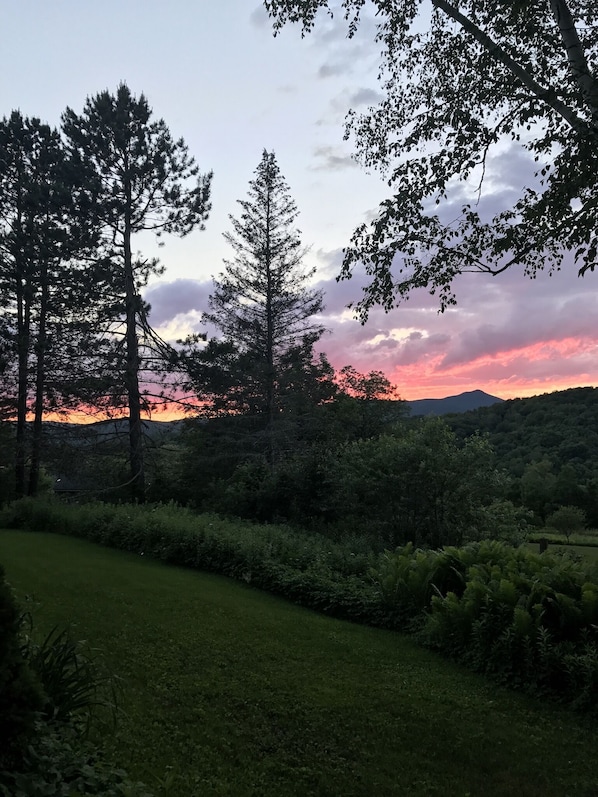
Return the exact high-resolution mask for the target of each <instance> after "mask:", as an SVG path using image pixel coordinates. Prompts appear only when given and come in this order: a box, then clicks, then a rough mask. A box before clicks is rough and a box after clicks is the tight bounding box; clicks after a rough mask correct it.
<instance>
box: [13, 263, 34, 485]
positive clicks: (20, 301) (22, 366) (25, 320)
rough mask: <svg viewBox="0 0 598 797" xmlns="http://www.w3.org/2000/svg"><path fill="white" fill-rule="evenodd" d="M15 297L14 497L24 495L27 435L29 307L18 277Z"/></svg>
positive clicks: (24, 289) (24, 288)
mask: <svg viewBox="0 0 598 797" xmlns="http://www.w3.org/2000/svg"><path fill="white" fill-rule="evenodd" d="M17 290H18V296H17V361H18V377H17V379H18V383H17V430H16V452H15V492H16V497H17V498H21V497H22V496H23V495H25V462H26V459H27V455H26V434H27V382H28V370H29V332H30V329H29V327H30V313H31V310H30V307H29V302H28V300H27V297H26V286H25V285H24V284H23V281H22V279H21V277H19V285H18V289H17Z"/></svg>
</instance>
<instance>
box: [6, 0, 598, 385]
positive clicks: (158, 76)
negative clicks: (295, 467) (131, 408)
mask: <svg viewBox="0 0 598 797" xmlns="http://www.w3.org/2000/svg"><path fill="white" fill-rule="evenodd" d="M322 22H323V24H322V25H321V26H319V28H318V29H317V31H316V32H315V33H314V34H312V35H311V36H309V37H307V38H305V39H301V36H300V31H299V30H298V29H287V30H285V31H283V33H282V34H281V35H280V36H279V37H277V38H274V37H273V36H272V32H271V25H270V22H269V21H268V19H267V17H266V14H265V12H264V10H263V8H262V6H261V4H260V3H258V2H257V0H219V1H218V2H214V0H173V2H171V3H168V4H166V3H164V2H158V1H157V0H103V2H101V3H90V2H82V0H60V2H55V3H48V2H44V0H27V2H24V1H23V2H13V3H9V2H4V3H1V4H0V24H1V26H2V30H3V46H2V49H1V52H0V75H1V77H0V101H1V108H0V111H1V113H2V115H8V114H10V112H11V110H13V109H16V108H19V109H20V110H21V112H22V113H23V114H26V115H29V116H38V117H40V118H41V119H42V120H44V121H47V122H49V123H50V124H52V125H58V124H59V122H60V115H61V113H62V112H63V110H64V109H65V107H66V106H67V105H68V106H70V107H71V108H73V109H74V110H75V111H80V110H81V109H82V107H83V104H84V101H85V98H86V96H88V95H94V94H96V93H97V92H99V91H102V90H104V89H109V90H111V91H115V90H116V88H117V86H118V83H119V82H121V81H125V82H126V83H127V84H128V86H129V87H130V89H131V90H132V91H133V93H135V94H139V93H141V92H143V93H145V94H146V96H147V97H148V99H149V102H150V105H151V106H152V107H153V109H154V113H155V116H156V117H162V118H164V120H165V121H166V123H167V124H168V125H169V127H170V129H171V132H172V133H173V135H174V136H175V137H179V136H182V137H184V138H185V140H186V142H187V144H188V146H189V150H190V152H191V154H192V155H194V157H195V158H196V160H197V161H198V163H199V165H200V167H201V168H202V170H204V171H207V170H210V169H211V170H213V171H214V183H213V197H212V199H213V211H212V213H211V215H210V219H209V220H208V223H207V227H206V230H205V231H203V232H195V233H192V234H191V235H189V236H188V237H187V238H185V239H183V240H177V239H174V238H169V239H165V246H164V247H162V248H160V249H157V247H156V245H155V243H154V241H153V240H152V239H150V238H147V239H145V238H143V239H140V240H138V241H137V247H138V248H139V249H141V250H142V251H143V253H144V254H146V255H153V254H158V256H159V257H160V259H161V261H162V263H163V264H164V266H165V267H166V272H165V274H164V275H163V276H162V277H160V278H159V279H156V280H154V281H153V282H152V283H151V284H150V285H149V286H148V288H147V289H146V291H145V296H146V298H147V299H148V301H149V302H150V303H151V305H152V315H151V320H152V321H153V323H154V326H156V327H157V328H158V329H159V331H160V332H161V333H162V335H163V336H165V337H166V338H168V339H172V340H174V339H176V338H178V337H181V336H182V335H184V334H187V333H188V332H190V331H200V330H202V329H203V327H202V325H201V323H200V316H201V313H202V311H204V310H206V309H207V297H208V295H209V293H210V292H211V278H212V277H213V276H218V274H219V273H220V272H221V271H222V269H223V263H222V261H223V258H226V257H228V256H230V251H229V250H228V247H227V245H226V242H225V241H224V239H223V237H222V233H223V232H225V231H227V230H228V229H230V224H229V221H228V215H229V214H231V213H232V214H236V213H237V206H236V200H238V199H243V198H244V197H245V195H246V192H247V187H248V183H249V181H250V180H251V179H252V176H253V172H254V169H255V168H256V166H257V164H258V163H259V161H260V158H261V153H262V150H263V149H264V148H266V149H268V150H274V151H275V153H276V157H277V160H278V164H279V166H280V169H281V171H282V173H283V175H284V176H285V178H286V181H287V183H288V185H289V187H290V192H291V195H292V196H293V198H294V200H295V202H296V204H297V206H298V209H299V211H300V217H299V222H298V223H299V227H300V229H301V231H302V239H303V243H304V244H305V245H307V246H309V247H311V248H310V251H309V254H308V255H307V256H306V264H308V265H313V266H315V267H316V268H317V277H316V280H317V283H318V286H319V287H321V288H323V290H324V291H325V304H326V310H325V314H324V319H323V320H324V323H325V325H326V326H327V327H328V329H329V330H330V332H329V333H328V334H327V335H326V336H325V338H324V339H323V341H322V345H321V348H322V349H323V350H324V351H325V352H326V353H327V355H328V357H329V359H330V361H331V362H332V364H333V365H334V366H335V367H337V368H341V367H342V366H344V365H346V364H351V365H353V366H354V367H355V368H357V369H358V370H360V371H369V370H372V369H377V370H383V371H384V372H385V373H386V374H387V376H388V377H389V378H390V379H391V380H392V381H393V382H394V383H396V384H397V386H398V389H399V393H400V395H401V396H402V397H403V398H406V399H409V400H413V399H418V398H428V397H441V396H446V395H454V394H456V393H460V392H463V391H466V390H474V389H481V390H485V391H486V392H488V393H491V394H493V395H495V396H500V397H502V398H513V397H522V396H529V395H534V394H538V393H545V392H549V391H553V390H559V389H564V388H566V387H574V386H581V385H598V326H597V324H596V318H597V317H598V314H597V312H596V311H597V309H598V307H597V305H598V298H597V293H596V280H597V279H598V276H595V275H593V274H589V275H588V276H586V277H585V278H584V279H578V278H577V276H576V268H575V265H574V263H573V261H572V259H570V261H569V263H568V264H567V266H566V267H565V268H563V270H562V271H561V272H559V273H557V274H555V275H553V276H549V275H547V274H540V275H538V277H537V278H536V279H535V280H529V279H527V278H526V277H525V276H523V275H522V274H521V273H519V272H518V271H517V270H512V271H510V272H507V273H506V274H503V275H501V276H500V277H497V278H495V279H492V278H489V277H485V276H480V275H465V276H463V277H462V278H461V279H460V280H459V282H458V283H457V285H456V288H457V299H458V305H457V307H456V308H453V309H451V310H448V311H446V312H445V313H444V314H439V313H438V312H437V310H438V305H437V300H435V299H434V297H430V296H429V295H428V294H426V293H423V292H422V293H418V294H414V295H413V296H412V297H411V298H410V299H409V301H408V302H407V303H406V304H404V305H402V306H401V307H399V308H398V309H395V310H393V311H392V312H391V313H390V314H388V315H386V314H384V312H382V311H380V310H376V311H374V312H372V313H371V315H370V319H369V321H368V323H367V324H366V325H365V326H361V325H360V324H359V322H357V321H356V320H355V319H354V318H353V317H352V314H351V312H350V311H349V310H347V309H346V305H347V304H348V303H349V302H351V301H357V300H359V298H360V285H361V282H362V280H361V279H360V277H359V275H356V276H355V277H354V278H353V279H352V280H350V281H347V282H342V283H337V282H336V280H335V277H336V275H337V274H338V271H339V266H340V262H341V260H342V248H343V246H345V245H346V244H347V242H348V240H349V237H350V235H351V232H352V230H353V228H354V227H356V226H357V225H359V224H360V223H362V222H363V221H365V220H367V219H370V218H372V216H373V215H374V213H375V210H376V207H377V204H378V202H379V201H380V200H382V199H383V198H384V197H385V196H386V195H387V193H388V188H387V186H386V184H385V183H384V181H383V180H382V178H381V177H380V175H377V174H366V173H365V172H364V171H363V170H362V169H361V167H359V166H358V165H357V164H356V163H355V162H354V161H353V160H352V158H351V152H352V144H351V141H348V142H345V141H343V119H344V117H345V114H346V112H347V111H348V109H349V108H356V109H359V108H362V109H363V108H366V107H367V106H368V105H371V104H373V103H375V102H376V100H377V99H379V97H380V95H379V93H378V91H379V87H378V85H377V82H376V75H377V64H378V54H379V48H378V46H377V45H376V44H375V42H374V34H375V25H374V22H373V21H372V20H371V19H367V18H366V20H365V22H364V25H363V26H362V29H361V30H360V33H359V35H358V36H357V37H356V39H354V40H352V41H348V40H347V39H346V35H345V32H346V29H345V24H344V23H343V22H342V20H341V19H340V18H339V19H334V20H332V21H331V20H326V19H323V21H322ZM530 172H531V165H530V163H529V160H528V159H527V158H526V156H525V153H523V152H522V151H521V150H518V149H515V148H514V147H513V146H511V145H505V147H504V148H503V149H502V151H501V152H500V154H499V155H498V156H497V157H495V158H494V159H493V161H492V162H491V163H490V164H489V169H488V181H487V187H486V193H485V195H484V197H483V202H485V203H486V205H487V207H488V208H489V209H491V208H499V207H508V206H509V202H511V206H512V200H513V198H514V197H515V196H517V194H518V191H519V189H520V187H521V182H522V180H523V179H525V175H526V174H530Z"/></svg>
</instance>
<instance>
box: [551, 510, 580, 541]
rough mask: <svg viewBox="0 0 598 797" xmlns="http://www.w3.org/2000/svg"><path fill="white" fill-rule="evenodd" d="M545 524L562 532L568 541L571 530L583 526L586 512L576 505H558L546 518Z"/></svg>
mask: <svg viewBox="0 0 598 797" xmlns="http://www.w3.org/2000/svg"><path fill="white" fill-rule="evenodd" d="M546 525H547V526H548V527H550V528H553V529H556V531H558V532H559V533H560V534H564V535H565V536H566V537H567V542H568V541H569V537H570V536H571V533H572V532H574V531H580V530H581V529H584V528H585V526H586V513H585V512H584V511H583V509H580V508H579V507H578V506H560V507H559V508H558V509H557V510H556V511H555V512H553V513H552V514H551V515H549V516H548V517H547V518H546Z"/></svg>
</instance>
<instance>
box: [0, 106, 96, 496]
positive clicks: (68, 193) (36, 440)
mask: <svg viewBox="0 0 598 797" xmlns="http://www.w3.org/2000/svg"><path fill="white" fill-rule="evenodd" d="M0 161H1V162H2V166H3V168H2V170H1V172H0V208H1V209H0V375H1V376H2V385H1V390H0V411H1V413H2V415H4V416H5V417H11V418H14V419H15V421H16V440H15V451H16V457H15V474H16V482H15V487H16V494H17V495H23V494H24V493H25V491H26V464H27V461H28V462H29V483H28V487H27V492H28V493H29V494H30V495H34V494H35V493H36V491H37V485H38V479H39V468H40V456H41V441H42V417H43V414H44V412H47V411H49V410H54V411H60V410H61V409H65V408H66V407H68V406H72V404H73V403H76V402H78V401H80V400H81V395H82V394H81V387H82V385H81V382H82V380H81V374H82V368H81V363H82V362H83V360H86V362H85V366H86V367H87V368H89V365H90V363H89V352H90V350H91V345H90V340H91V338H92V337H94V336H95V332H94V329H93V318H92V315H93V308H94V307H95V306H96V300H97V299H98V298H99V297H98V295H97V289H96V286H95V281H94V279H93V276H92V275H91V274H90V273H88V270H87V269H86V268H85V267H84V264H83V263H82V258H83V256H84V255H85V254H86V253H88V252H89V250H90V248H91V247H92V246H93V244H94V230H93V224H92V223H91V218H90V214H89V209H90V203H91V194H92V186H91V185H90V183H89V181H88V180H87V179H85V175H84V174H82V172H81V169H80V164H78V163H76V162H73V161H72V160H70V159H68V158H67V156H66V153H65V151H64V148H63V146H62V142H61V139H60V134H59V133H58V131H57V130H52V129H51V128H50V127H49V126H48V125H46V124H43V123H42V122H40V120H39V119H35V118H33V119H29V118H25V117H23V116H22V115H21V113H20V112H18V111H13V113H12V114H11V116H10V117H9V118H4V119H2V120H1V121H0ZM100 301H101V300H100ZM85 381H87V377H85ZM29 413H31V414H32V416H33V424H32V434H31V435H30V445H29V441H27V440H26V421H27V418H28V415H29Z"/></svg>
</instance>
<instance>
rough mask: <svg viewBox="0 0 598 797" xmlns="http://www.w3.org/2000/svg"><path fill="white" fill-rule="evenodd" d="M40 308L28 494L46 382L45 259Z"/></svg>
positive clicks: (32, 491) (34, 477)
mask: <svg viewBox="0 0 598 797" xmlns="http://www.w3.org/2000/svg"><path fill="white" fill-rule="evenodd" d="M40 285H41V295H40V308H39V329H38V336H37V344H36V364H35V399H34V401H35V406H34V414H33V433H32V440H31V462H30V465H29V487H28V489H27V494H28V495H36V494H37V491H38V488H39V469H40V463H41V450H42V433H43V428H42V421H43V415H44V387H45V382H46V329H47V319H48V292H49V286H48V263H47V261H46V260H44V262H43V263H42V264H41V269H40Z"/></svg>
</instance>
